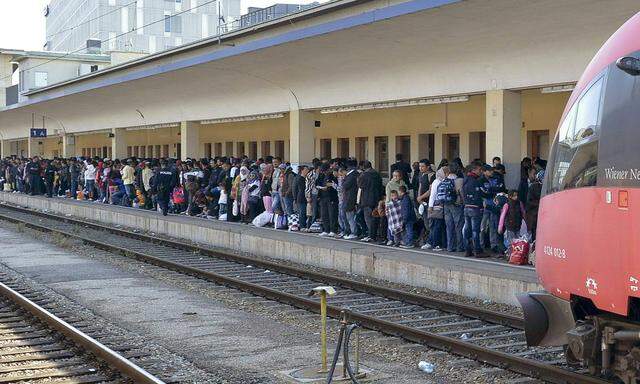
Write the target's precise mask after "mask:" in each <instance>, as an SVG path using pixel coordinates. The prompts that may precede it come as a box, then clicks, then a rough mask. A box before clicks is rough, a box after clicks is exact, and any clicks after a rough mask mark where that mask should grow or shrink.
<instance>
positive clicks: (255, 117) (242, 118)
mask: <svg viewBox="0 0 640 384" xmlns="http://www.w3.org/2000/svg"><path fill="white" fill-rule="evenodd" d="M283 117H284V113H267V114H264V115H250V116H239V117H224V118H221V119H211V120H202V121H200V124H223V123H237V122H241V121H256V120H269V119H281V118H283Z"/></svg>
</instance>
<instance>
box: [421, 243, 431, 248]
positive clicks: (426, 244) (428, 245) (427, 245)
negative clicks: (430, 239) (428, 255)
mask: <svg viewBox="0 0 640 384" xmlns="http://www.w3.org/2000/svg"><path fill="white" fill-rule="evenodd" d="M431 248H433V247H432V246H431V244H429V243H425V245H423V246H422V247H420V249H431Z"/></svg>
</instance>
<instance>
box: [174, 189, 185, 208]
mask: <svg viewBox="0 0 640 384" xmlns="http://www.w3.org/2000/svg"><path fill="white" fill-rule="evenodd" d="M184 202H185V198H184V188H182V187H175V188H174V189H173V204H184Z"/></svg>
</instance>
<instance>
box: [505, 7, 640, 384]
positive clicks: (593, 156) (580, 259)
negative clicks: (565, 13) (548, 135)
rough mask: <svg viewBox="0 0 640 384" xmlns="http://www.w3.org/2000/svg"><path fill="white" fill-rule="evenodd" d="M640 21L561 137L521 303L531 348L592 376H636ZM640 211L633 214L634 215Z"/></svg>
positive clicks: (573, 102) (587, 85) (593, 67)
mask: <svg viewBox="0 0 640 384" xmlns="http://www.w3.org/2000/svg"><path fill="white" fill-rule="evenodd" d="M639 129H640V13H638V14H636V15H635V16H634V17H632V18H631V19H630V20H628V21H627V22H626V23H625V24H624V25H623V26H622V27H620V29H619V30H618V31H617V32H616V33H615V34H614V35H613V36H611V38H610V39H609V40H608V41H607V42H606V43H605V44H604V46H603V47H602V48H601V49H600V51H599V52H598V53H597V54H596V56H595V57H594V58H593V60H592V61H591V63H590V64H589V66H588V67H587V69H586V70H585V72H584V74H583V75H582V77H581V78H580V80H579V81H578V84H577V85H576V87H575V90H574V91H573V94H572V95H571V97H570V99H569V102H568V103H567V106H566V108H565V111H564V114H563V116H562V119H561V121H560V126H559V129H558V133H557V135H556V137H555V141H554V143H553V146H552V149H551V153H550V156H549V162H548V164H547V174H546V177H545V182H544V187H543V198H542V200H541V203H540V211H539V222H538V223H539V224H538V233H537V241H536V269H537V273H538V276H539V278H540V282H541V283H542V285H543V287H544V288H545V290H546V291H545V292H535V293H528V294H525V295H521V296H520V297H519V298H518V299H519V300H520V303H521V305H522V307H523V309H524V314H525V323H526V329H525V331H526V336H527V342H528V343H529V344H530V345H566V346H567V347H566V356H567V360H568V361H569V362H570V363H572V364H582V365H584V366H588V367H589V370H590V371H591V372H592V373H593V374H598V375H603V376H617V377H618V378H619V379H621V380H622V381H624V382H625V383H636V382H637V381H640V380H638V377H639V376H640V214H639V213H640V212H638V211H637V210H638V209H640V207H637V205H638V204H637V203H638V202H640V145H639V143H640V141H639V138H640V130H639ZM634 212H635V213H634Z"/></svg>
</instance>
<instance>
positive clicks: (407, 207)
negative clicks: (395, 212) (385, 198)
mask: <svg viewBox="0 0 640 384" xmlns="http://www.w3.org/2000/svg"><path fill="white" fill-rule="evenodd" d="M398 197H399V198H400V212H401V215H402V221H403V222H404V223H403V224H404V242H403V244H402V245H400V248H413V226H414V225H415V223H416V212H415V210H414V209H413V202H412V201H411V197H409V194H408V193H407V187H405V186H404V185H401V186H400V187H399V188H398Z"/></svg>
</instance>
